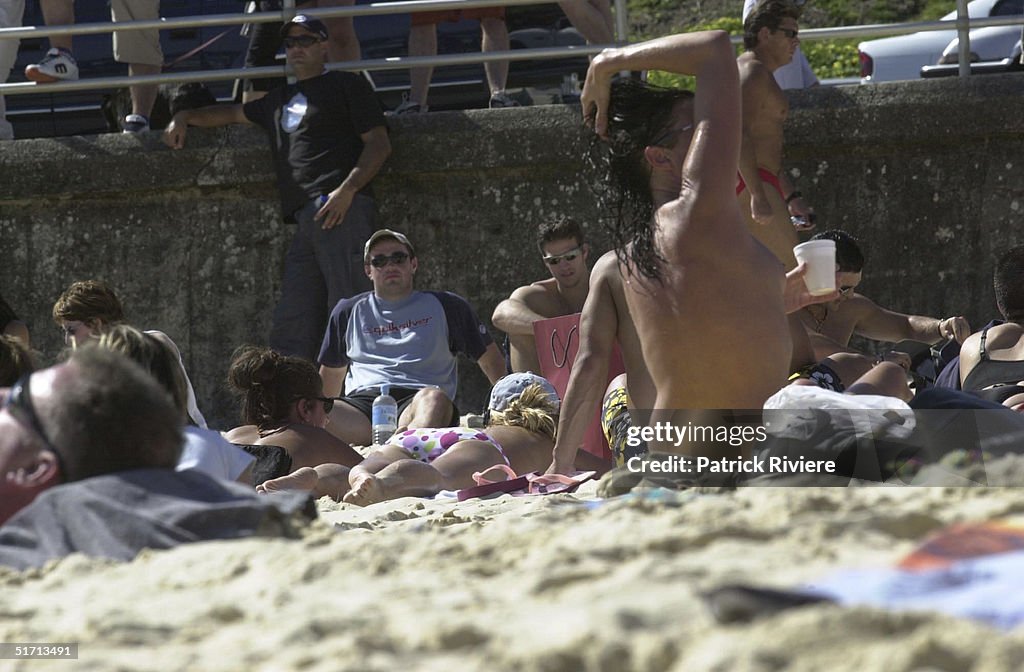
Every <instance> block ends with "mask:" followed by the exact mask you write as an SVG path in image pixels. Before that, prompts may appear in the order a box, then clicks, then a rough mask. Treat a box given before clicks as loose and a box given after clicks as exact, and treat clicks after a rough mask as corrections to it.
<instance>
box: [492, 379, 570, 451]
mask: <svg viewBox="0 0 1024 672" xmlns="http://www.w3.org/2000/svg"><path fill="white" fill-rule="evenodd" d="M495 425H501V426H506V427H522V428H523V429H526V430H529V431H531V432H536V433H538V434H543V435H544V436H546V437H548V438H549V439H551V440H552V441H554V440H555V430H556V429H558V409H557V407H556V406H555V404H554V402H552V401H551V397H550V395H548V393H547V392H546V391H545V390H544V388H543V387H541V386H540V385H538V384H536V383H533V384H532V385H527V386H526V389H524V390H523V391H522V392H521V393H520V394H519V396H518V397H516V398H515V399H513V400H512V401H510V402H509V404H508V406H506V407H505V410H504V411H495V410H491V409H488V411H487V426H488V427H492V426H495Z"/></svg>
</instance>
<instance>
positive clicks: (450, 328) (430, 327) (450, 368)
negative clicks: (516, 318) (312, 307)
mask: <svg viewBox="0 0 1024 672" xmlns="http://www.w3.org/2000/svg"><path fill="white" fill-rule="evenodd" d="M364 264H365V266H364V268H365V271H366V275H367V276H368V277H369V278H370V281H371V282H372V283H373V291H372V292H366V293H363V294H359V295H358V296H353V297H352V298H350V299H343V300H342V301H340V302H338V305H337V306H335V307H334V310H333V311H332V312H331V317H330V321H329V322H328V325H327V333H326V334H325V335H324V340H323V345H322V346H321V348H320V375H321V377H322V378H323V382H324V394H325V395H327V396H331V397H334V396H339V395H341V393H342V392H343V391H344V392H345V396H343V397H341V401H340V402H339V403H336V404H335V405H334V410H333V411H332V412H331V423H330V424H329V425H328V426H327V428H328V429H329V430H330V431H331V432H333V433H334V434H336V435H337V436H339V437H340V438H342V439H344V440H345V441H348V442H349V443H352V444H356V445H367V444H369V442H370V413H371V407H372V405H373V400H374V398H375V397H376V396H377V395H378V394H379V393H380V386H381V385H384V384H389V385H391V396H393V397H394V398H395V401H397V402H398V425H399V427H447V426H450V425H457V424H458V419H459V418H458V409H456V408H455V405H454V404H453V403H452V400H453V399H454V398H455V391H456V387H457V384H458V377H457V371H456V367H455V355H456V354H457V353H459V352H462V353H465V354H466V355H467V356H469V357H471V358H472V359H474V360H476V362H477V364H479V365H480V368H481V370H483V372H484V375H486V376H487V378H488V379H489V380H490V381H491V384H492V385H493V384H494V383H495V382H497V381H498V379H499V378H501V377H502V376H503V375H505V360H504V357H503V355H502V353H501V350H500V349H499V348H498V346H497V345H495V344H494V341H493V340H492V339H491V336H490V334H489V333H488V331H487V327H485V326H484V325H483V324H482V323H481V322H480V319H479V318H478V317H477V316H476V313H475V312H474V311H473V308H472V307H471V306H470V305H469V303H467V302H466V300H465V299H463V298H462V297H460V296H458V295H456V294H452V293H451V292H420V291H415V290H413V278H414V277H415V275H416V269H417V267H418V260H417V258H416V251H415V249H414V248H413V246H412V243H410V242H409V239H408V238H406V237H405V235H404V234H401V233H398V232H397V231H391V230H390V229H381V230H379V231H376V232H375V233H374V234H373V235H372V236H370V239H369V240H368V241H366V247H365V249H364Z"/></svg>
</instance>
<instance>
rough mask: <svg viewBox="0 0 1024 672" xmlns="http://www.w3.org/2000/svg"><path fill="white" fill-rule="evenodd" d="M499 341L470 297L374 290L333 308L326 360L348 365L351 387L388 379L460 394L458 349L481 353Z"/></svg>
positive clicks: (473, 354)
mask: <svg viewBox="0 0 1024 672" xmlns="http://www.w3.org/2000/svg"><path fill="white" fill-rule="evenodd" d="M492 342H493V340H492V339H491V335H490V333H488V331H487V327H485V326H484V325H483V324H482V323H481V322H480V318H478V317H477V316H476V313H475V312H474V311H473V308H472V307H471V306H470V305H469V303H467V302H466V300H465V299H463V298H462V297H460V296H458V295H457V294H452V293H451V292H413V293H412V294H411V295H409V296H408V297H406V298H405V299H402V300H400V301H385V300H384V299H381V298H380V297H378V296H377V295H376V294H374V293H373V292H365V293H363V294H358V295H356V296H354V297H352V298H350V299H344V300H343V301H339V302H338V305H337V306H335V307H334V310H333V311H331V319H330V322H329V323H328V325H327V333H326V334H325V335H324V342H323V345H322V346H321V348H320V357H319V361H320V364H322V365H323V366H328V367H334V368H339V367H342V366H348V375H347V377H346V378H345V393H346V394H353V393H355V392H358V391H360V390H364V389H367V388H375V387H380V386H381V385H383V384H389V385H396V386H400V387H411V388H421V387H428V386H431V385H434V386H437V387H440V388H441V390H442V391H443V392H444V393H445V394H446V395H448V398H449V399H454V398H455V391H456V388H457V387H458V376H457V372H456V367H455V355H456V354H457V353H459V352H462V353H465V354H466V355H467V356H469V357H470V358H471V359H473V360H474V361H476V360H477V359H479V358H480V357H481V356H482V355H483V354H484V352H485V351H486V350H487V347H488V346H489V345H490V344H491V343H492Z"/></svg>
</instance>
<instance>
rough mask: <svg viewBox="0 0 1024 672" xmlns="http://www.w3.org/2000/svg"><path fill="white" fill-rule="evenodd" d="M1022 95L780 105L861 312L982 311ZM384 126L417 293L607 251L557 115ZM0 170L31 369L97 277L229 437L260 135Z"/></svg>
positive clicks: (259, 210) (1006, 223)
mask: <svg viewBox="0 0 1024 672" xmlns="http://www.w3.org/2000/svg"><path fill="white" fill-rule="evenodd" d="M1022 94H1024V77H1021V76H1019V75H1015V74H1008V75H996V76H987V77H978V78H973V79H971V80H969V81H966V82H961V81H959V80H955V79H949V80H935V81H920V82H907V83H900V84H883V85H875V86H864V87H849V88H838V89H828V88H820V89H816V90H809V91H800V92H794V93H792V95H791V100H792V111H791V115H790V118H789V120H788V122H787V127H786V138H787V155H788V159H789V160H788V161H787V166H788V168H789V169H790V171H791V173H792V175H793V176H794V177H795V179H796V182H797V184H798V186H799V188H800V189H801V190H802V191H803V192H804V193H805V194H806V195H807V197H808V199H809V200H810V202H811V203H812V204H813V205H814V206H815V208H816V209H817V211H818V212H819V215H820V220H822V221H823V225H824V227H826V228H831V227H839V228H845V229H847V230H850V231H851V232H853V233H855V234H856V235H858V236H860V237H861V239H862V240H863V241H864V244H865V248H866V253H867V255H868V260H869V261H868V267H867V269H866V273H865V280H864V283H863V288H864V291H865V293H866V294H867V295H868V296H871V297H872V298H874V299H876V300H877V301H878V302H879V303H881V304H883V305H886V306H889V307H892V308H894V309H897V310H905V311H915V312H920V313H925V314H935V315H943V316H945V315H950V314H965V315H967V316H968V317H969V318H970V320H971V322H972V324H974V325H978V326H980V325H981V324H983V323H984V322H985V321H986V320H987V319H989V318H990V317H991V316H992V315H994V312H995V305H994V300H993V299H992V291H991V280H990V278H991V259H992V258H993V257H994V256H995V255H997V254H998V253H999V251H1001V250H1003V249H1005V248H1006V247H1007V246H1010V245H1014V244H1020V243H1021V242H1024V236H1022V234H1021V233H1019V231H1020V230H1021V227H1020V209H1021V206H1022V204H1024V179H1022V178H1021V171H1020V169H1019V163H1020V161H1021V159H1020V157H1021V156H1022V149H1024V140H1022V138H1024V136H1022V131H1024V118H1022V115H1021V114H1020V111H1019V110H1020V103H1019V101H1020V100H1021V98H1022ZM389 123H390V124H391V127H392V141H393V145H394V148H395V149H394V154H393V155H392V158H391V159H390V161H389V163H388V165H387V166H386V168H385V170H384V171H383V173H382V175H381V176H380V177H379V178H378V180H377V182H376V185H375V189H376V193H377V197H378V202H379V209H380V221H381V223H382V224H383V225H386V226H389V227H392V228H397V229H399V230H403V231H406V232H407V233H408V234H409V235H410V237H411V238H412V239H413V241H414V242H415V243H416V244H417V246H418V248H419V250H420V251H421V255H422V262H421V273H420V277H419V280H418V283H419V286H420V287H422V288H445V289H450V290H452V291H455V292H458V293H459V294H462V295H463V296H465V297H467V298H468V299H470V301H471V302H472V303H473V304H474V305H475V306H476V307H477V309H478V311H479V313H480V315H481V317H482V318H484V319H485V320H488V321H489V317H490V313H491V311H492V309H493V307H494V305H495V304H496V303H497V302H498V301H499V300H500V299H501V298H502V297H504V296H505V295H507V293H508V292H509V291H510V290H511V288H513V287H515V286H517V285H519V284H522V283H525V282H528V281H530V280H533V279H536V278H538V277H541V276H543V274H544V273H546V271H545V269H544V266H543V264H541V263H540V261H539V260H538V259H537V254H536V251H535V247H534V243H533V232H534V230H535V227H536V225H537V224H538V223H539V222H540V221H541V220H543V219H544V218H546V217H548V216H550V215H554V214H570V215H573V216H574V217H576V218H578V219H579V220H580V221H581V222H583V223H584V224H585V225H587V226H588V227H589V230H590V234H591V238H592V242H593V243H594V246H595V247H596V248H597V249H596V250H595V252H598V253H599V252H601V251H603V250H604V249H607V240H608V239H607V237H606V236H605V234H604V233H603V231H602V230H601V215H600V210H599V208H598V205H597V200H596V196H595V195H594V192H593V186H594V185H595V184H596V183H597V182H598V178H597V177H596V175H595V174H594V172H593V171H592V170H591V169H590V168H589V167H588V166H587V165H586V163H585V162H584V161H583V160H581V157H582V156H583V155H584V153H585V150H586V149H587V147H589V145H590V136H589V134H588V133H587V132H586V131H585V129H584V128H583V127H582V125H581V124H580V123H579V114H578V110H577V109H576V108H574V107H568V106H547V107H535V108H520V109H508V110H494V111H489V110H478V111H468V112H464V113H459V112H444V113H436V114H429V115H423V116H412V117H399V118H395V119H392V120H391V121H390V122H389ZM0 175H3V178H2V179H0V260H2V263H0V292H2V293H3V295H4V296H5V297H6V298H7V300H8V301H9V302H10V303H11V304H12V305H13V306H14V307H15V308H16V310H18V311H19V313H20V314H21V315H22V317H23V318H24V319H25V320H26V321H27V322H29V325H30V328H31V329H32V331H33V337H34V339H35V343H36V345H37V347H38V348H39V350H40V351H41V352H42V354H43V356H44V357H43V358H44V361H51V360H52V358H53V357H54V356H56V354H57V353H58V351H59V349H60V347H61V342H60V339H59V334H58V332H57V330H56V328H55V327H53V324H52V321H51V319H50V317H49V314H50V309H51V306H52V304H53V301H54V300H55V299H56V297H57V296H58V295H59V293H60V292H61V290H62V289H63V288H64V287H66V286H67V285H68V284H69V283H70V282H72V281H74V280H79V279H84V278H91V277H98V278H103V279H105V280H107V281H109V282H111V283H112V284H113V285H114V287H115V288H117V290H118V292H119V293H120V295H121V296H122V298H123V299H124V301H125V304H126V309H127V311H128V315H129V318H130V320H131V321H132V322H133V323H135V324H138V325H139V326H143V327H150V328H160V329H163V330H164V331H167V332H168V333H169V334H170V335H171V336H172V337H173V338H174V339H175V341H177V343H178V344H179V346H180V347H181V348H182V350H183V352H184V354H185V357H186V360H187V364H188V366H189V371H190V374H191V375H192V377H193V380H194V381H195V384H196V387H197V392H198V394H199V397H200V401H201V405H202V408H203V409H204V411H205V412H207V414H208V416H210V417H211V418H213V419H215V420H216V421H217V422H218V423H220V424H221V425H222V426H226V425H229V424H230V423H231V422H232V421H233V420H234V418H235V417H236V414H237V410H236V409H237V406H236V404H235V402H234V400H232V399H231V398H230V395H229V394H228V393H227V391H226V389H225V387H224V384H223V380H224V377H225V373H226V370H227V364H228V361H229V357H230V354H231V351H232V350H233V349H234V347H235V346H237V345H239V344H242V343H262V342H265V339H266V335H267V332H268V330H269V321H270V313H271V310H272V309H273V306H274V304H275V302H276V299H277V295H278V292H279V282H280V270H281V264H282V259H283V255H284V251H285V249H286V246H287V244H288V240H289V238H290V235H291V230H290V227H288V226H287V225H285V224H283V223H282V222H281V221H280V217H279V215H278V211H277V195H276V190H275V188H274V185H273V177H272V173H271V170H270V163H269V152H268V150H267V149H266V142H265V140H264V138H263V135H262V133H261V132H260V131H259V130H257V129H254V128H251V127H231V128H225V129H191V130H190V132H189V144H188V147H187V148H186V149H184V150H181V151H178V152H172V151H171V150H168V149H167V148H166V147H164V146H163V145H162V144H161V143H160V141H159V136H158V135H157V134H150V135H148V136H146V137H143V138H137V137H130V136H122V135H104V136H95V137H76V138H61V139H50V140H26V141H17V142H9V143H2V144H0ZM820 226H821V225H819V227H820ZM727 253H728V251H727V250H723V254H727ZM495 335H496V336H499V335H498V334H497V333H495ZM460 371H461V372H462V385H461V391H460V396H461V399H460V402H461V406H462V408H463V410H471V409H474V408H479V407H480V405H481V404H482V403H483V399H484V397H483V393H484V392H485V391H486V387H487V385H486V382H485V381H484V379H483V376H482V375H480V374H479V372H478V371H477V370H476V367H475V366H472V365H467V366H462V367H460Z"/></svg>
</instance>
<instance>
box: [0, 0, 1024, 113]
mask: <svg viewBox="0 0 1024 672" xmlns="http://www.w3.org/2000/svg"><path fill="white" fill-rule="evenodd" d="M544 2H545V0H404V1H399V2H378V3H373V4H369V5H355V6H351V7H323V8H313V9H303V10H302V13H303V14H306V15H308V16H312V17H316V18H321V19H322V18H339V17H355V16H371V15H382V14H398V13H414V12H423V11H441V10H453V9H468V8H478V7H505V6H511V5H531V4H543V3H544ZM614 2H615V8H616V14H615V16H616V30H617V31H618V37H619V40H620V43H621V42H625V40H624V36H625V32H626V7H625V0H614ZM291 4H292V3H291V2H286V3H285V8H284V9H282V11H280V12H256V13H251V14H244V13H237V14H214V15H209V16H198V17H196V16H193V17H181V18H175V19H164V18H161V19H152V20H145V21H126V22H122V23H117V24H114V23H109V22H104V23H87V24H76V25H68V26H25V27H21V28H3V29H0V39H18V38H39V37H48V36H51V35H91V34H102V33H111V32H113V31H114V30H117V31H125V30H129V31H130V30H153V29H159V30H170V29H174V28H196V27H204V26H222V25H239V24H243V23H270V22H280V21H287V20H289V19H290V18H291V17H292V16H294V15H295V13H296V10H295V8H294V7H291V6H289V5H291ZM957 12H958V15H957V18H956V19H955V20H952V21H919V22H908V23H898V24H874V25H866V26H842V27H833V28H813V29H808V30H801V31H800V39H801V40H819V39H828V38H855V37H880V36H888V35H899V34H903V33H909V32H920V31H934V30H951V29H955V30H956V31H957V33H958V36H959V39H960V49H959V74H960V76H967V75H969V74H970V35H969V31H970V30H971V29H973V28H984V27H989V26H1012V25H1022V24H1024V16H1004V17H988V18H981V19H971V18H969V17H968V13H967V0H957ZM732 41H733V43H734V44H739V43H741V42H742V37H740V36H733V37H732ZM612 46H615V45H613V44H605V45H585V46H583V45H580V46H571V45H569V46H560V47H544V48H534V49H513V50H510V51H492V52H484V53H466V54H451V55H446V56H395V57H390V58H380V59H368V60H358V61H337V62H332V63H330V64H328V66H327V67H328V69H329V70H368V71H374V70H401V69H408V68H415V67H423V66H444V65H461V64H467V63H485V62H490V61H523V60H532V59H542V58H543V59H549V58H575V57H578V56H589V55H593V54H597V53H600V52H601V51H602V50H603V49H606V48H608V47H612ZM289 74H291V68H290V67H289V66H287V65H283V66H266V67H258V68H231V69H222V70H202V71H194V72H177V73H161V74H156V75H141V76H134V77H127V76H124V77H97V78H93V79H85V80H77V81H71V82H56V83H52V84H39V83H36V82H17V83H13V84H0V94H3V95H19V94H31V93H45V92H58V91H82V90H89V89H107V88H115V87H124V86H132V85H137V84H171V83H187V82H204V81H223V80H234V79H252V78H257V77H278V76H287V75H289Z"/></svg>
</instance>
